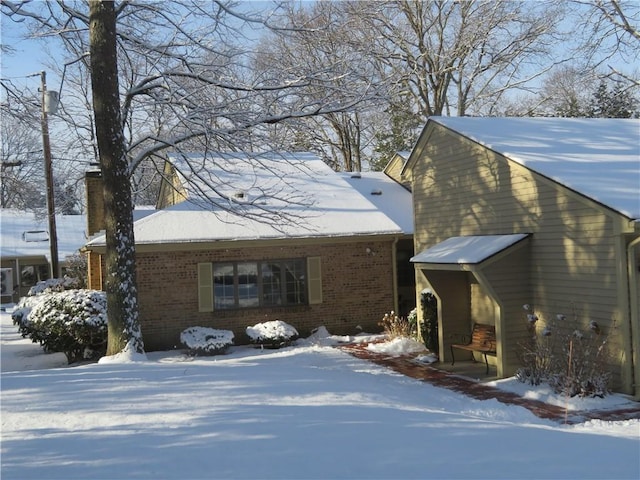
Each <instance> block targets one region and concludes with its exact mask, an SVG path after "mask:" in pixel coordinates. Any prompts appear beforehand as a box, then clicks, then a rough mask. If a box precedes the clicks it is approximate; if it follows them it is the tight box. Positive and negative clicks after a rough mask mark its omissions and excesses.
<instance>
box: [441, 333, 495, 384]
mask: <svg viewBox="0 0 640 480" xmlns="http://www.w3.org/2000/svg"><path fill="white" fill-rule="evenodd" d="M458 337H459V338H460V343H453V344H451V359H452V361H451V365H453V364H455V363H456V358H455V356H454V354H453V349H454V348H457V349H460V350H467V351H469V352H478V353H482V354H483V355H484V363H485V364H486V365H487V373H489V361H488V360H487V355H492V356H495V355H496V327H494V326H493V325H484V324H482V323H474V324H473V330H472V331H471V336H469V335H466V334H465V335H459V336H458ZM474 362H475V358H474Z"/></svg>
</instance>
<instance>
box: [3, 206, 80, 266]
mask: <svg viewBox="0 0 640 480" xmlns="http://www.w3.org/2000/svg"><path fill="white" fill-rule="evenodd" d="M86 227H87V221H86V216H85V215H56V233H57V239H58V259H59V260H64V259H65V258H66V257H67V256H69V255H73V254H74V253H77V251H78V250H79V249H80V248H81V247H82V246H83V245H84V244H85V243H86V241H87V235H86ZM40 255H43V256H45V257H46V258H47V260H48V261H51V249H50V246H49V222H48V219H47V216H46V214H44V213H43V215H41V216H38V217H36V215H35V213H34V212H27V211H22V210H15V209H7V208H3V209H1V210H0V256H2V257H26V256H40Z"/></svg>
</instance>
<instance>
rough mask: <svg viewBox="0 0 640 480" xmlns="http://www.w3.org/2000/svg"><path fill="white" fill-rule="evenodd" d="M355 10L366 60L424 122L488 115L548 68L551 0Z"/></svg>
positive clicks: (554, 19) (555, 10)
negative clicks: (363, 24)
mask: <svg viewBox="0 0 640 480" xmlns="http://www.w3.org/2000/svg"><path fill="white" fill-rule="evenodd" d="M366 5H367V8H362V7H358V8H359V12H360V15H362V16H364V18H366V21H367V25H368V28H369V31H370V35H369V40H368V42H367V43H368V45H369V49H370V51H371V53H372V55H375V56H376V58H378V59H379V61H380V62H381V63H384V64H385V65H386V66H387V69H388V73H389V75H391V76H393V78H394V79H395V82H396V89H397V92H398V93H401V94H403V95H407V94H409V95H411V97H412V100H413V104H414V105H415V108H417V113H419V114H420V115H421V116H422V117H423V118H426V117H428V116H431V115H443V114H446V115H451V114H456V115H467V114H474V115H480V114H485V115H486V114H491V112H492V109H493V108H494V107H495V106H496V105H498V104H499V103H500V102H501V100H502V98H503V97H504V95H505V94H506V93H507V92H513V91H517V90H524V89H527V88H530V85H531V82H532V81H533V80H534V79H535V78H537V77H539V76H541V75H542V74H543V73H544V72H546V71H547V70H548V69H549V68H550V67H551V65H552V64H553V63H557V62H559V61H561V60H562V59H559V60H555V62H551V63H550V62H549V53H550V50H551V48H552V45H553V43H555V42H556V41H557V37H556V25H557V23H558V21H559V20H560V19H561V18H562V15H561V11H560V7H559V6H558V4H557V2H516V1H503V0H492V1H483V0H478V1H466V2H457V1H444V0H438V1H431V2H414V1H410V0H396V1H391V2H380V3H378V2H371V3H367V4H366Z"/></svg>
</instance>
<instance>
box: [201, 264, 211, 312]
mask: <svg viewBox="0 0 640 480" xmlns="http://www.w3.org/2000/svg"><path fill="white" fill-rule="evenodd" d="M198 311H199V312H213V265H212V264H211V263H199V264H198Z"/></svg>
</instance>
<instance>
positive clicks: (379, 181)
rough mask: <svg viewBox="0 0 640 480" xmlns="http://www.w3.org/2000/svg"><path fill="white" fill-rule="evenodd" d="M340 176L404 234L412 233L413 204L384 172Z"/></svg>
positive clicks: (402, 188)
mask: <svg viewBox="0 0 640 480" xmlns="http://www.w3.org/2000/svg"><path fill="white" fill-rule="evenodd" d="M340 175H341V176H342V177H344V179H345V180H346V181H347V182H348V183H349V184H350V185H351V186H352V187H353V188H354V189H356V190H358V191H359V192H360V193H361V194H362V195H363V196H364V197H365V198H367V199H368V200H369V201H370V202H371V203H373V204H374V205H375V206H376V207H377V208H378V209H379V210H380V211H381V212H383V213H384V214H385V215H387V216H388V217H389V218H390V219H392V220H393V221H394V222H395V223H397V224H398V225H399V226H400V228H401V229H402V231H403V232H404V233H413V202H412V199H411V194H410V193H408V192H407V189H406V188H404V187H403V186H402V185H400V184H399V183H398V182H396V181H395V180H393V179H392V178H390V177H389V176H388V175H387V174H386V173H384V172H357V173H354V172H341V173H340Z"/></svg>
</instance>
